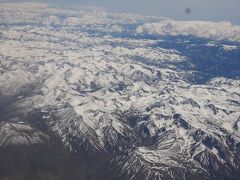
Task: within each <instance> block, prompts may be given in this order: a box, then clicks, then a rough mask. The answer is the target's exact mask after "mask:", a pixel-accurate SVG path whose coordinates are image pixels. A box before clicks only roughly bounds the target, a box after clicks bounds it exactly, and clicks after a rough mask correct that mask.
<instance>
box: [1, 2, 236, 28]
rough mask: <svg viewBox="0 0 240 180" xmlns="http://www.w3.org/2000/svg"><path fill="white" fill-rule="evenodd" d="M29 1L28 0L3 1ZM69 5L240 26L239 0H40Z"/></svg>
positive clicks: (62, 5) (77, 7)
mask: <svg viewBox="0 0 240 180" xmlns="http://www.w3.org/2000/svg"><path fill="white" fill-rule="evenodd" d="M0 2H26V0H10V1H9V0H0ZM30 2H44V3H48V4H52V5H56V6H61V7H66V8H76V9H81V8H86V7H87V8H89V7H90V8H100V9H104V10H107V11H112V12H129V13H136V14H142V15H156V16H164V17H170V18H173V19H176V20H206V21H230V22H232V23H233V24H237V25H240V0H228V1H226V0H131V1H129V0H121V1H115V0H68V1H66V0H39V1H30Z"/></svg>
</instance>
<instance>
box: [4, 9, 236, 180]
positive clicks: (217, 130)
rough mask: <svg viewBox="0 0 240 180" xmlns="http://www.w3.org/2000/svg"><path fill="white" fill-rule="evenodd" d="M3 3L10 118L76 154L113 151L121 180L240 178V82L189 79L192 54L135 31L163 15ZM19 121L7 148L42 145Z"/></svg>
mask: <svg viewBox="0 0 240 180" xmlns="http://www.w3.org/2000/svg"><path fill="white" fill-rule="evenodd" d="M0 7H1V8H0V14H1V18H2V19H1V21H0V23H1V25H0V29H1V31H0V94H1V96H2V97H14V99H15V100H14V101H13V102H12V104H13V105H12V106H11V107H14V108H9V109H8V110H9V111H6V108H5V109H4V108H3V107H2V108H3V110H4V113H5V112H7V115H6V116H4V118H5V119H4V121H9V120H10V118H9V119H7V117H11V116H13V115H16V116H18V115H19V114H21V117H22V116H26V117H28V119H31V122H34V121H41V123H44V124H45V125H46V126H47V127H48V128H49V129H50V130H51V131H53V132H56V133H57V134H58V135H59V136H60V137H61V139H62V141H63V142H64V144H65V145H66V147H68V148H69V149H70V150H71V151H73V152H81V153H82V152H84V153H86V154H87V155H88V156H97V155H99V154H104V155H106V154H107V155H108V154H111V155H112V157H113V158H112V159H111V161H110V163H111V167H112V168H114V169H116V170H117V171H119V178H126V179H162V178H163V179H166V178H167V179H192V178H194V179H201V178H203V177H204V178H210V177H211V178H216V179H217V178H221V177H225V178H229V177H232V178H237V177H240V175H239V166H240V164H239V162H240V161H239V160H240V102H239V99H240V94H239V89H240V80H239V78H235V79H227V78H226V77H217V76H216V77H214V78H212V79H210V80H209V81H208V82H207V83H204V84H199V83H197V82H196V83H192V81H189V79H191V77H192V76H193V73H195V71H197V69H195V70H191V71H185V70H184V69H182V68H181V67H182V66H183V65H185V64H188V65H189V64H190V66H194V65H193V64H191V61H190V58H189V57H188V54H183V53H182V52H181V51H179V50H177V49H174V47H173V48H166V47H159V46H158V44H159V43H161V42H162V41H164V40H160V39H148V38H146V37H144V38H142V37H141V38H140V37H139V38H138V35H136V34H135V31H136V29H132V27H136V28H137V27H138V26H140V25H142V24H143V23H145V22H146V21H150V22H154V21H156V20H159V19H161V18H156V17H141V16H135V15H129V14H128V15H125V14H110V13H106V12H97V11H94V13H89V12H86V11H84V10H83V11H80V12H78V11H70V10H62V9H58V8H50V7H48V6H46V7H45V5H42V4H32V6H31V8H29V5H28V4H23V5H20V6H19V5H16V4H15V5H13V4H3V5H1V6H0ZM16 8H17V9H18V10H17V11H16ZM17 12H18V13H19V17H21V18H19V19H17V20H14V18H13V17H15V16H16V13H17ZM96 17H99V18H98V19H96ZM16 21H17V22H16ZM109 23H110V24H109ZM115 24H117V26H116V25H115ZM178 25H179V24H177V26H178ZM143 26H144V25H143ZM213 26H214V27H215V25H213ZM109 27H112V28H109ZM210 27H211V28H212V26H210ZM194 28H196V27H194ZM194 28H193V29H194ZM119 29H120V30H119ZM200 29H201V28H200ZM137 31H140V30H139V28H137ZM190 35H195V34H190ZM216 36H217V39H219V38H218V36H220V35H219V34H217V35H216ZM200 37H202V36H200ZM211 37H212V38H215V36H211ZM221 37H222V36H221ZM231 37H232V36H231ZM206 38H209V36H207V37H206ZM223 39H225V37H224V38H223ZM230 40H232V39H230ZM215 43H217V42H215ZM195 46H197V44H195ZM234 46H236V47H237V48H238V44H235V45H234ZM237 48H235V49H234V50H235V51H237ZM221 50H222V46H221ZM237 65H239V64H237ZM0 100H1V99H0ZM0 107H1V106H0ZM0 112H1V111H0ZM0 117H1V116H0ZM33 117H34V118H33ZM35 117H38V118H35ZM11 118H12V117H11ZM0 120H1V121H2V119H0ZM14 123H17V122H14ZM14 123H13V124H12V123H10V122H9V123H8V122H6V123H4V124H3V125H2V124H1V127H0V142H2V143H0V144H1V145H2V144H9V143H10V144H15V143H17V144H31V143H36V142H42V140H44V139H45V135H44V134H41V132H38V131H37V132H35V131H33V130H32V129H31V127H30V126H28V125H27V124H25V125H22V124H21V123H20V124H19V123H17V124H14ZM27 123H28V122H27ZM36 123H37V122H36ZM15 128H17V130H15ZM18 128H20V130H18ZM19 131H20V132H19ZM21 131H24V133H22V132H21ZM32 131H33V132H32ZM30 132H31V133H30ZM19 133H21V135H20V136H18V135H19ZM8 136H9V137H11V139H12V140H11V139H10V141H9V140H6V138H7V139H9V138H8ZM12 136H13V137H12ZM38 140H39V141H38Z"/></svg>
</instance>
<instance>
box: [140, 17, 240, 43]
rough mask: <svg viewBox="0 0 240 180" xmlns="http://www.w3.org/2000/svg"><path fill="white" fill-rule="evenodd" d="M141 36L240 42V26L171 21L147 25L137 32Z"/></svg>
mask: <svg viewBox="0 0 240 180" xmlns="http://www.w3.org/2000/svg"><path fill="white" fill-rule="evenodd" d="M136 32H137V33H139V34H149V35H163V36H165V35H170V36H196V37H200V38H207V39H216V40H229V41H240V26H234V25H232V24H231V23H230V22H209V21H174V20H171V19H168V20H164V21H161V22H159V23H146V24H144V25H141V26H139V27H138V28H137V30H136Z"/></svg>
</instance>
